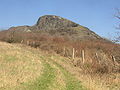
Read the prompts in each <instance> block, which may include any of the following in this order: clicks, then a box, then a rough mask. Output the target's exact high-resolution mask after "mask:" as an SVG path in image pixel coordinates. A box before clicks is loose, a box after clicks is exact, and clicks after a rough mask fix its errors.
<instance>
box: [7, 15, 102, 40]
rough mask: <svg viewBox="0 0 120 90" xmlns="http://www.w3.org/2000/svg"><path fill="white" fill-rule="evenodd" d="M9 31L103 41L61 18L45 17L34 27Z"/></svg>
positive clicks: (94, 34)
mask: <svg viewBox="0 0 120 90" xmlns="http://www.w3.org/2000/svg"><path fill="white" fill-rule="evenodd" d="M9 31H15V32H16V33H17V32H36V33H47V34H50V35H59V36H69V37H71V38H72V39H77V40H78V39H79V40H89V39H102V38H101V37H100V36H99V35H97V34H96V33H94V32H93V31H91V30H89V29H88V28H86V27H84V26H81V25H79V24H76V23H74V22H72V21H70V20H67V19H64V18H62V17H59V16H54V15H45V16H42V17H40V18H39V19H38V21H37V23H36V25H34V26H18V27H12V28H10V29H9Z"/></svg>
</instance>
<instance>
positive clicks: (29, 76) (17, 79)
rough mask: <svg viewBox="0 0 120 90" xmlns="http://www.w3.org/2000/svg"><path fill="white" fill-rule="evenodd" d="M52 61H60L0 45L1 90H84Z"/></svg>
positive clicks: (44, 55)
mask: <svg viewBox="0 0 120 90" xmlns="http://www.w3.org/2000/svg"><path fill="white" fill-rule="evenodd" d="M53 58H55V59H58V60H60V61H62V60H63V59H62V60H61V58H60V57H58V56H52V57H51V55H50V54H46V53H45V52H44V53H43V52H40V51H39V50H36V49H33V48H30V47H27V46H25V45H17V44H8V43H3V42H0V90H86V88H85V87H84V86H83V85H82V84H81V81H79V80H78V79H77V78H75V77H74V75H72V74H71V73H70V72H68V71H67V70H66V69H65V68H64V67H63V66H62V65H60V64H59V63H57V62H56V61H54V60H53ZM63 63H64V62H63Z"/></svg>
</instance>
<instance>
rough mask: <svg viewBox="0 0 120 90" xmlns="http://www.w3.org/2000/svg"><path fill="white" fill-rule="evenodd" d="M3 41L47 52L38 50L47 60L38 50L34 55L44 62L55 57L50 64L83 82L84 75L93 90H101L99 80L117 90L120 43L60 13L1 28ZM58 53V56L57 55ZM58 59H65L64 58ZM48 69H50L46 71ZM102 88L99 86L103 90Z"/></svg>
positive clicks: (103, 84)
mask: <svg viewBox="0 0 120 90" xmlns="http://www.w3.org/2000/svg"><path fill="white" fill-rule="evenodd" d="M0 40H1V41H4V42H8V43H11V44H14V43H20V44H22V45H23V46H22V47H21V49H24V50H26V49H27V48H28V47H26V46H25V47H26V48H24V45H27V46H31V47H34V48H36V49H39V50H40V51H44V52H43V53H40V51H39V53H40V54H41V55H42V56H44V57H45V59H44V58H43V57H42V56H40V55H38V51H37V50H35V52H36V53H35V54H34V55H35V57H36V55H38V57H42V59H44V60H45V61H50V60H52V62H53V64H52V65H51V66H53V67H54V66H55V65H56V64H57V66H58V67H61V66H62V67H61V71H62V72H63V73H64V74H65V77H67V76H66V71H65V72H64V70H63V69H62V68H64V69H66V70H67V71H69V72H70V73H71V74H74V75H75V76H76V77H77V80H79V79H80V81H82V82H85V81H84V79H82V78H81V76H82V77H83V78H85V79H86V80H87V81H88V82H90V83H91V84H94V85H93V87H92V86H91V84H90V85H89V84H88V83H87V82H85V83H84V84H85V86H86V87H89V88H92V89H91V90H94V88H96V87H97V89H95V90H98V86H97V85H96V81H99V82H97V83H99V85H100V84H101V85H102V86H101V88H102V87H103V88H106V87H108V88H109V89H116V90H117V89H118V88H119V83H120V82H119V81H120V80H119V76H120V45H119V44H116V43H113V42H111V41H109V40H105V39H103V38H102V37H100V36H99V35H97V34H95V33H94V32H92V31H91V30H89V29H88V28H86V27H84V26H81V25H79V24H76V23H74V22H72V21H70V20H67V19H64V18H62V17H58V16H53V15H45V16H42V17H40V18H39V20H38V21H37V23H36V24H35V25H33V26H18V27H11V28H10V29H8V30H5V31H1V32H0ZM3 45H4V44H3ZM1 46H2V44H1ZM6 48H7V47H6ZM4 49H5V47H4ZM3 51H4V50H3ZM32 52H34V50H32ZM46 53H50V54H46ZM23 54H25V53H23ZM51 54H52V56H51ZM56 54H57V58H55V57H56V56H55V55H56ZM10 55H11V54H10ZM10 55H7V56H6V57H9V56H10ZM34 55H33V56H34ZM49 55H50V56H49ZM31 56H32V55H31ZM21 58H22V57H21ZM23 58H25V57H23ZM31 58H34V57H31ZM58 58H62V61H60V60H59V59H58ZM14 59H18V58H14V57H13V58H11V57H10V60H14ZM36 59H38V58H36ZM8 60H9V59H8ZM44 60H43V62H44ZM64 61H65V62H64ZM30 62H31V61H30ZM48 67H49V66H48ZM49 71H50V70H48V71H47V72H46V73H48V72H49ZM67 75H68V74H67ZM50 76H51V75H50ZM84 76H86V77H84ZM70 79H71V78H70ZM72 80H73V79H72ZM48 81H49V80H48ZM68 81H69V80H68ZM68 81H66V82H68ZM38 82H39V81H38ZM45 82H46V81H45ZM50 83H52V82H50ZM70 83H71V80H70ZM75 83H77V86H76V84H75V86H76V87H78V86H80V83H78V82H77V81H75ZM35 85H38V84H35ZM38 86H39V85H38ZM83 86H84V85H83ZM94 86H95V87H94ZM35 87H37V86H35ZM35 87H34V88H35ZM45 87H46V86H45ZM45 87H44V88H45ZM70 87H71V88H72V87H74V85H72V86H71V84H70ZM31 88H32V87H31ZM74 88H75V87H74ZM81 88H82V87H81ZM101 88H99V89H100V90H101ZM55 90H56V89H55ZM68 90H70V89H68ZM72 90H73V89H72ZM75 90H76V89H75ZM77 90H78V89H77ZM103 90H107V89H103Z"/></svg>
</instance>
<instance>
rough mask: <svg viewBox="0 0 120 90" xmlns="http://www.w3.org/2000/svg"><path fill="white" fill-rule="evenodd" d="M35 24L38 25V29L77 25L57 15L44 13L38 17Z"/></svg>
mask: <svg viewBox="0 0 120 90" xmlns="http://www.w3.org/2000/svg"><path fill="white" fill-rule="evenodd" d="M36 26H38V28H39V29H45V30H49V29H58V28H68V27H77V26H79V25H78V24H76V23H74V22H72V21H70V20H67V19H64V18H62V17H59V16H53V15H45V16H42V17H40V18H39V19H38V21H37V24H36Z"/></svg>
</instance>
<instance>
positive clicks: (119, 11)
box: [114, 9, 120, 42]
mask: <svg viewBox="0 0 120 90" xmlns="http://www.w3.org/2000/svg"><path fill="white" fill-rule="evenodd" d="M116 11H117V13H116V15H115V17H116V18H117V19H118V20H119V21H120V9H116ZM116 29H118V30H120V22H119V24H118V27H117V28H116ZM114 41H115V42H120V32H119V31H118V32H117V33H116V37H115V40H114Z"/></svg>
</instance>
